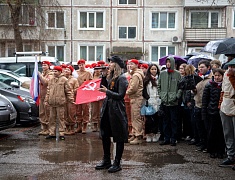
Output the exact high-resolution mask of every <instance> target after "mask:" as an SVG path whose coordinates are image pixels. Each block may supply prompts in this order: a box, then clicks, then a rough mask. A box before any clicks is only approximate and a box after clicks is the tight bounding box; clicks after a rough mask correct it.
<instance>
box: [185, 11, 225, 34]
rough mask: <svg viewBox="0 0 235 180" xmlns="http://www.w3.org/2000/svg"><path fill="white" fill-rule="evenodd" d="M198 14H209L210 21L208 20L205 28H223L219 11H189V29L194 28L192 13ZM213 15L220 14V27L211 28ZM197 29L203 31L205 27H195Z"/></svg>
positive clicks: (219, 15)
mask: <svg viewBox="0 0 235 180" xmlns="http://www.w3.org/2000/svg"><path fill="white" fill-rule="evenodd" d="M195 12H196V13H197V12H200V13H201V12H202V13H203V12H208V13H209V14H208V19H207V27H205V28H212V29H215V28H220V27H221V12H220V11H219V10H190V11H189V27H190V28H193V27H192V13H195ZM211 13H218V27H211ZM194 28H195V29H203V28H204V27H194Z"/></svg>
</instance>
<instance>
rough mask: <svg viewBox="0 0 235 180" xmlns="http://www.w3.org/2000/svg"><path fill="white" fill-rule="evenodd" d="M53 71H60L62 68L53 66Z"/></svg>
mask: <svg viewBox="0 0 235 180" xmlns="http://www.w3.org/2000/svg"><path fill="white" fill-rule="evenodd" d="M53 70H57V71H62V67H60V66H54V68H53Z"/></svg>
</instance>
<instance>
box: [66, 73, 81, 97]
mask: <svg viewBox="0 0 235 180" xmlns="http://www.w3.org/2000/svg"><path fill="white" fill-rule="evenodd" d="M68 84H69V86H70V88H71V91H72V93H73V95H74V98H75V99H76V94H77V89H78V87H79V84H78V80H77V79H76V78H74V77H73V76H69V77H68Z"/></svg>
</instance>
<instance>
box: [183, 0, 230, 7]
mask: <svg viewBox="0 0 235 180" xmlns="http://www.w3.org/2000/svg"><path fill="white" fill-rule="evenodd" d="M228 5H229V2H228V0H201V1H199V0H196V1H195V0H185V1H184V6H185V7H212V6H213V7H219V6H228Z"/></svg>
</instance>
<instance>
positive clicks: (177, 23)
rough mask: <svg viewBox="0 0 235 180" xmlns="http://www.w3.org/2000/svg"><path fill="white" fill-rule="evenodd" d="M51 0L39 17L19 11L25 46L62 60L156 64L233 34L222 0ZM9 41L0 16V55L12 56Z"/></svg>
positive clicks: (230, 11) (233, 18) (234, 18)
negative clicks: (112, 58)
mask: <svg viewBox="0 0 235 180" xmlns="http://www.w3.org/2000/svg"><path fill="white" fill-rule="evenodd" d="M53 2H54V0H53ZM56 2H57V3H51V1H45V0H44V1H40V4H41V7H42V9H43V13H44V14H43V15H44V17H45V20H44V21H43V20H40V21H39V22H38V21H37V19H36V18H34V16H35V17H37V15H36V14H35V15H32V13H31V14H30V13H27V11H24V10H22V14H23V15H24V17H25V23H24V24H23V23H22V27H23V26H25V27H27V30H26V29H23V28H22V37H23V40H24V51H31V50H32V51H39V50H41V51H46V52H48V53H49V55H50V56H55V57H57V58H58V59H59V60H60V61H64V62H77V60H79V59H86V60H87V61H88V62H90V63H91V62H94V61H99V60H106V59H107V57H109V56H110V55H119V56H121V57H122V58H123V59H129V58H137V59H142V60H145V61H149V62H150V61H152V62H156V63H157V62H158V59H159V58H160V57H162V56H165V55H168V54H176V55H185V54H187V53H189V52H192V51H200V49H201V48H202V47H203V46H204V45H205V44H206V43H207V42H208V41H210V40H214V39H222V38H226V37H231V36H234V34H235V13H234V11H235V10H234V6H233V5H231V4H230V3H229V2H228V1H227V0H215V1H213V0H206V1H205V0H201V1H198V0H174V1H165V0H86V1H81V0H79V1H75V0H57V1H56ZM0 8H2V10H3V9H6V5H4V4H2V5H1V6H0ZM1 12H2V11H1ZM3 14H4V16H9V13H7V12H6V10H5V11H4V13H3ZM13 40H14V36H13V30H12V29H10V26H9V23H8V24H7V23H6V22H4V21H3V20H2V21H1V19H0V56H2V57H4V56H12V55H13V52H15V46H14V41H13Z"/></svg>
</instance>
